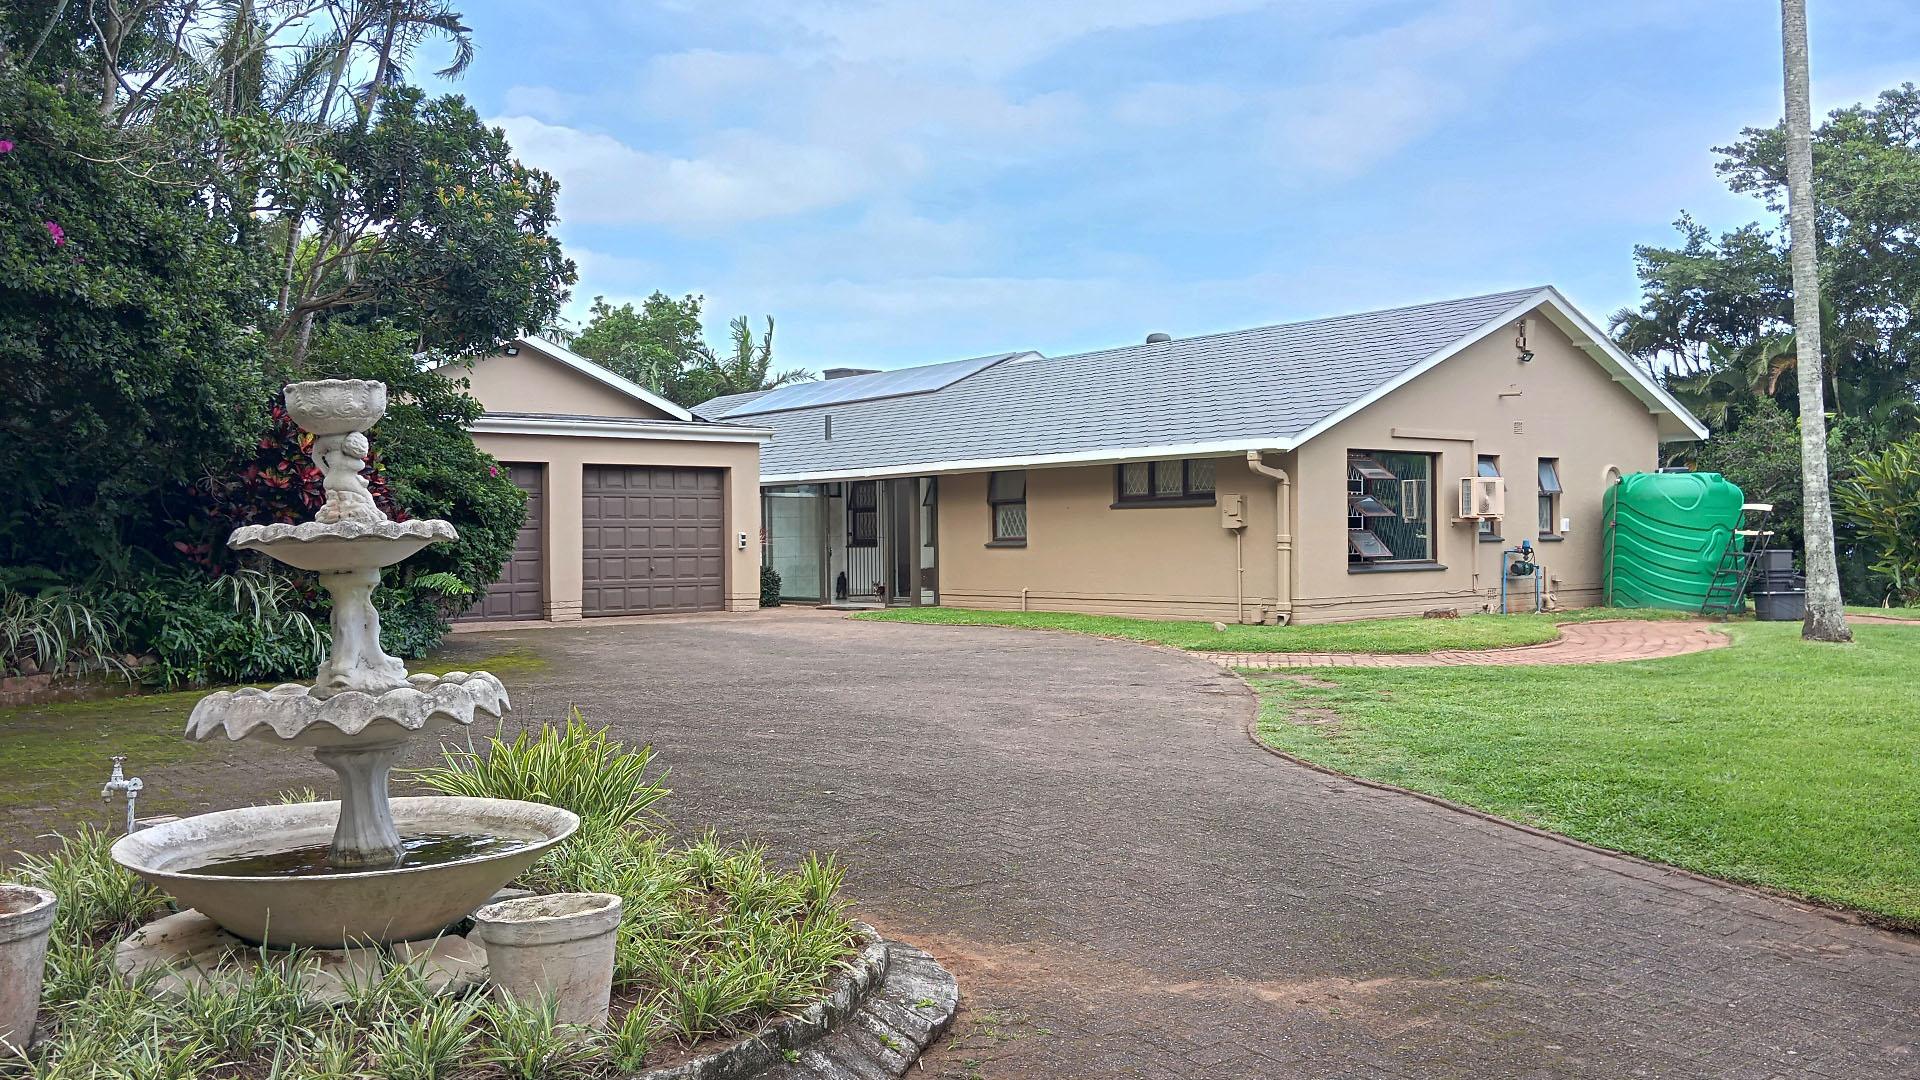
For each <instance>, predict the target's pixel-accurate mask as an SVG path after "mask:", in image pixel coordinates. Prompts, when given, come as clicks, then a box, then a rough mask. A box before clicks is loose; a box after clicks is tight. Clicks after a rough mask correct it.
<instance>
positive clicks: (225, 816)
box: [113, 379, 579, 971]
mask: <svg viewBox="0 0 1920 1080" xmlns="http://www.w3.org/2000/svg"><path fill="white" fill-rule="evenodd" d="M286 398H287V412H288V413H289V414H290V415H291V416H292V417H293V419H294V421H295V422H296V423H298V424H299V425H300V426H301V427H302V428H303V429H305V430H306V431H308V432H311V433H312V434H313V435H314V436H315V438H314V442H313V451H312V453H313V457H314V460H315V461H316V462H317V463H318V464H319V466H320V468H321V469H322V471H323V473H324V478H325V488H326V505H325V506H323V507H322V508H321V509H320V510H319V512H318V513H317V514H315V516H314V520H312V521H309V522H303V523H301V524H299V525H284V524H281V525H248V526H246V527H244V528H241V529H238V530H236V531H235V532H234V534H233V536H232V538H231V539H229V541H228V543H229V544H230V545H231V546H233V547H235V548H241V549H246V550H250V551H260V552H264V553H266V554H267V555H269V556H271V557H272V558H274V559H277V560H279V561H280V562H283V563H286V564H287V565H289V566H294V567H298V568H300V569H302V570H310V571H313V572H314V573H316V574H318V575H319V579H320V584H321V585H322V586H323V587H324V588H325V589H326V590H327V593H328V594H329V595H330V596H331V597H332V599H333V614H332V625H333V646H332V651H331V653H330V654H329V655H328V656H327V657H326V659H325V660H324V661H323V662H322V663H321V664H320V670H319V672H318V676H317V677H316V678H315V680H314V683H313V685H312V686H305V685H302V684H299V683H287V684H285V685H281V686H276V687H274V688H273V689H271V690H265V691H262V690H257V689H251V688H249V689H244V690H237V691H221V692H219V693H215V694H209V695H208V696H207V697H205V698H203V699H201V701H200V702H199V704H198V705H197V706H195V708H194V710H193V713H192V715H191V717H190V718H189V719H188V721H187V737H188V738H189V739H192V740H195V741H197V742H204V741H208V740H212V739H217V738H225V739H229V740H241V739H253V740H256V741H262V742H271V743H278V744H281V745H285V746H302V747H308V748H311V749H312V750H313V754H314V756H315V757H316V758H318V759H319V760H320V762H321V763H322V764H324V765H326V766H327V767H328V768H330V769H332V770H333V771H334V772H335V773H336V774H337V775H338V777H339V795H340V799H339V801H338V802H314V803H299V804H293V805H274V806H251V807H245V808H242V809H238V810H223V811H220V812H217V813H211V814H202V815H200V816H197V817H190V818H185V819H182V820H179V821H174V822H170V823H167V824H163V825H157V826H155V827H152V828H148V829H143V830H141V831H139V832H135V833H132V834H129V835H128V836H126V837H124V838H122V839H121V840H119V841H118V842H116V843H115V844H114V845H113V858H114V860H115V861H117V862H118V863H120V865H122V866H124V867H126V868H127V869H129V870H131V871H133V872H134V873H135V874H137V875H139V876H140V877H141V878H144V879H145V880H147V881H148V882H151V883H152V884H154V885H155V886H157V887H159V888H161V889H163V890H165V891H166V892H167V893H169V894H170V895H172V896H173V897H174V898H175V899H176V900H177V901H179V902H180V904H181V905H182V906H183V907H190V908H191V909H192V910H191V911H186V912H182V913H180V914H177V915H173V916H170V917H168V918H166V919H162V920H159V921H158V922H156V923H153V924H149V926H147V927H145V928H143V929H142V930H141V931H140V932H137V933H135V934H134V935H132V936H131V937H129V938H128V939H127V940H126V941H125V942H123V943H122V945H121V946H120V966H121V969H122V970H123V971H135V970H142V969H145V968H149V967H162V966H165V967H177V966H179V965H180V964H181V962H182V961H190V962H191V963H192V965H193V966H196V967H205V966H207V965H209V964H212V963H218V962H223V961H224V960H233V961H234V962H236V963H238V962H242V961H240V960H239V959H237V958H239V957H240V956H241V954H243V953H245V952H247V951H249V950H250V951H252V952H254V953H258V951H259V950H258V948H257V946H259V945H267V946H271V947H278V948H286V947H295V946H299V947H311V948H317V949H325V950H342V949H349V948H352V947H359V946H368V945H391V944H395V943H405V942H414V941H420V940H422V939H432V938H435V937H436V936H437V935H440V934H441V933H442V932H443V931H445V930H446V929H447V928H448V927H450V926H453V925H454V924H456V923H459V922H460V921H461V920H463V919H465V918H466V917H467V916H468V915H469V914H471V913H472V912H473V911H474V910H475V909H476V908H478V907H480V906H481V905H482V904H485V903H486V902H487V901H488V900H489V899H490V898H491V897H493V896H494V894H495V893H496V892H497V891H498V890H499V889H500V887H501V886H503V885H505V884H506V883H507V882H508V881H511V880H512V879H513V878H514V877H515V876H517V875H518V874H519V873H520V872H521V871H523V870H525V869H526V868H527V867H528V866H530V865H532V863H533V862H534V860H536V859H537V858H539V857H540V854H541V853H542V852H543V851H545V850H546V849H547V848H549V847H551V846H553V845H554V844H556V843H559V842H560V841H561V840H563V839H565V838H566V837H567V836H569V835H570V834H572V832H573V831H574V830H575V829H576V828H578V827H579V819H578V818H576V817H575V816H574V815H573V814H571V813H568V812H567V811H565V810H561V809H558V808H555V807H551V806H545V805H542V804H539V803H529V802H514V801H509V800H504V799H467V798H453V797H428V798H402V799H390V798H389V797H388V795H387V774H388V770H389V769H390V768H391V767H392V766H393V763H394V761H395V760H396V759H397V758H398V757H399V756H400V754H401V753H402V751H403V750H404V749H405V747H406V745H407V743H408V742H409V741H411V740H413V739H414V738H417V737H419V736H421V735H422V734H426V733H430V732H433V731H435V730H439V729H443V728H445V727H447V726H450V725H455V724H460V725H466V724H471V723H472V722H473V718H474V714H475V713H476V712H477V713H483V714H486V715H488V716H492V717H495V718H498V717H500V716H501V715H502V714H503V713H504V712H505V711H506V710H507V709H508V707H509V705H508V701H507V692H506V690H505V689H504V688H503V687H502V686H501V685H500V680H498V679H496V678H494V677H493V676H492V675H489V674H487V673H486V672H471V673H469V672H463V671H456V672H450V673H448V674H446V675H438V676H435V675H409V674H407V670H406V666H405V665H404V664H402V663H401V662H400V661H399V660H398V659H396V658H394V657H392V656H389V655H387V654H386V653H385V652H383V651H382V650H381V648H380V615H379V613H378V612H377V611H375V610H374V606H373V590H374V587H375V586H377V585H378V584H379V583H380V568H381V567H385V566H391V565H393V564H395V563H397V562H400V561H401V560H402V559H405V558H407V557H409V556H411V555H413V554H414V553H416V552H418V551H419V550H420V549H421V548H423V547H425V546H427V545H428V544H431V543H434V542H436V541H442V540H453V539H455V538H456V537H455V533H454V529H453V526H452V525H450V524H448V523H447V522H444V521H394V520H392V519H390V518H388V517H387V515H386V514H385V513H383V512H382V511H381V510H380V508H379V507H378V506H377V505H375V503H374V501H373V498H372V496H371V495H370V494H369V492H368V489H367V484H366V480H365V479H364V478H363V477H362V476H361V471H362V470H363V469H364V468H365V466H366V454H367V437H366V435H364V434H363V432H364V431H365V430H366V429H368V428H370V427H372V426H373V423H374V422H375V421H376V420H378V419H379V418H380V417H381V416H382V415H383V414H384V413H385V412H386V407H387V388H386V386H385V384H383V383H378V382H367V381H361V380H354V379H327V380H323V381H319V382H303V383H294V384H293V385H291V386H288V387H287V394H286Z"/></svg>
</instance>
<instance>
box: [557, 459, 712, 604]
mask: <svg viewBox="0 0 1920 1080" xmlns="http://www.w3.org/2000/svg"><path fill="white" fill-rule="evenodd" d="M580 507H581V614H582V615H587V616H595V615H651V614H658V613H662V612H672V611H720V610H724V609H725V608H726V606H727V605H726V599H727V598H726V554H727V548H726V486H725V484H724V483H723V482H722V474H721V470H719V469H713V468H674V467H662V466H645V465H587V466H586V467H585V470H584V474H583V476H582V477H581V500H580Z"/></svg>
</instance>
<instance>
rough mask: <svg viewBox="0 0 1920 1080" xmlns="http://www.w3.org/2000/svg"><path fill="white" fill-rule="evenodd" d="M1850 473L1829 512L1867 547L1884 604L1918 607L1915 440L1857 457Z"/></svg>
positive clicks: (1918, 455) (1919, 480) (1919, 473)
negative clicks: (1885, 593) (1886, 592)
mask: <svg viewBox="0 0 1920 1080" xmlns="http://www.w3.org/2000/svg"><path fill="white" fill-rule="evenodd" d="M1852 472H1853V476H1852V477H1851V478H1849V479H1847V480H1844V481H1842V482H1841V483H1840V484H1838V485H1836V486H1835V488H1834V491H1833V495H1834V508H1835V509H1836V510H1838V511H1839V514H1840V519H1841V520H1842V521H1843V522H1844V523H1846V524H1848V525H1851V526H1852V527H1853V528H1854V529H1855V530H1856V531H1857V532H1858V533H1859V534H1860V535H1862V536H1864V537H1866V538H1867V539H1868V540H1869V541H1871V542H1872V544H1873V546H1874V549H1875V551H1874V554H1875V556H1876V557H1875V559H1874V561H1873V564H1872V568H1873V570H1874V571H1875V572H1876V573H1879V574H1882V575H1884V576H1885V577H1886V578H1887V580H1888V582H1889V583H1890V591H1891V597H1890V598H1891V599H1893V600H1894V601H1896V602H1897V603H1900V604H1903V605H1910V604H1920V437H1915V438H1911V439H1908V440H1907V441H1906V442H1901V443H1894V444H1893V445H1892V446H1889V447H1887V448H1886V449H1885V450H1883V451H1881V452H1879V453H1877V454H1872V453H1869V454H1862V455H1860V456H1859V457H1857V458H1855V459H1854V460H1853V464H1852Z"/></svg>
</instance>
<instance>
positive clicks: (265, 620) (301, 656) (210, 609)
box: [100, 567, 330, 686]
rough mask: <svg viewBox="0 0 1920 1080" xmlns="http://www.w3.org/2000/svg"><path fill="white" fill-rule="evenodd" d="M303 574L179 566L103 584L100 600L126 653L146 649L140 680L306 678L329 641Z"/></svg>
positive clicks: (196, 681) (171, 683)
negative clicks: (148, 660) (212, 572)
mask: <svg viewBox="0 0 1920 1080" xmlns="http://www.w3.org/2000/svg"><path fill="white" fill-rule="evenodd" d="M312 589H313V586H312V585H311V584H309V583H307V582H305V581H302V580H301V579H296V578H292V577H289V576H287V575H284V574H280V573H276V572H270V571H261V570H250V569H247V570H238V571H235V572H234V573H231V574H226V575H223V576H221V577H217V578H213V579H211V580H209V579H208V578H207V577H205V576H204V575H203V574H202V573H201V572H200V571H199V570H197V569H194V568H190V567H182V568H176V569H173V570H170V571H164V572H161V573H157V574H151V575H148V576H145V577H142V578H137V579H133V580H132V581H130V582H128V583H125V584H119V585H116V586H112V587H103V588H102V590H101V593H100V595H101V604H102V606H103V607H105V608H107V609H108V610H109V611H111V612H112V613H113V616H114V617H115V618H116V619H117V620H118V622H119V624H120V625H121V627H122V628H123V631H124V633H123V643H124V647H125V648H126V650H127V651H128V652H134V653H142V654H151V655H152V657H153V661H154V662H153V663H152V664H150V665H148V666H147V667H145V668H142V669H141V671H140V676H141V678H142V679H144V680H146V681H147V682H149V683H152V684H155V685H159V686H175V685H180V684H208V683H236V682H262V681H268V680H274V679H290V678H302V677H311V676H312V675H313V672H314V669H315V668H316V667H318V666H319V663H320V660H321V658H322V657H323V656H324V655H325V653H326V650H327V646H328V643H329V640H330V638H329V633H328V628H327V625H326V623H325V621H324V620H325V616H324V615H323V614H322V615H319V616H318V617H316V616H315V615H313V614H309V611H310V610H314V609H317V608H320V605H319V604H317V603H316V602H315V601H314V599H313V597H312V594H311V591H312Z"/></svg>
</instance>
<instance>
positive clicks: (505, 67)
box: [422, 0, 1920, 370]
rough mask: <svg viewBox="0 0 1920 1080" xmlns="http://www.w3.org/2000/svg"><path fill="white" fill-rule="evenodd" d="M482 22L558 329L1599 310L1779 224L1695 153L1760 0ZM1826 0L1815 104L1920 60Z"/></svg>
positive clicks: (783, 340) (670, 7) (882, 339)
mask: <svg viewBox="0 0 1920 1080" xmlns="http://www.w3.org/2000/svg"><path fill="white" fill-rule="evenodd" d="M460 6H461V8H462V10H463V11H464V12H465V13H466V15H467V18H468V22H469V23H470V24H471V25H472V26H473V28H474V31H475V38H476V41H477V44H478V46H479V56H478V58H477V59H476V61H475V62H474V65H473V67H472V69H471V70H470V71H469V73H468V74H467V76H466V77H465V78H464V79H463V80H461V81H460V82H459V83H457V84H454V87H453V88H454V89H457V90H459V91H460V92H462V93H464V94H466V95H467V96H468V97H469V98H471V99H472V100H473V101H474V103H475V104H476V106H477V107H478V108H479V109H480V111H481V114H482V115H483V116H486V117H488V118H489V119H490V120H491V121H492V122H494V123H497V124H499V125H501V126H502V127H504V128H505V129H506V130H507V132H508V134H509V136H510V137H511V139H512V141H513V143H514V146H515V148H516V149H517V150H518V152H519V154H520V156H521V158H522V159H523V160H525V161H527V162H528V163H529V164H533V165H537V166H539V167H541V168H545V169H547V170H549V171H551V172H553V173H555V174H556V175H558V176H559V177H560V179H561V182H562V191H561V196H560V207H561V213H562V217H563V221H562V224H561V228H560V234H561V237H562V240H563V241H564V243H565V244H566V247H567V250H568V252H569V254H571V255H572V256H573V258H574V259H575V260H577V261H578V262H579V264H580V271H581V280H580V284H579V286H578V287H577V289H576V294H575V302H574V304H573V305H572V308H571V309H570V313H571V314H573V315H574V316H576V317H578V316H579V315H581V314H583V313H584V311H585V308H586V305H587V303H588V301H589V300H590V299H591V297H593V296H594V295H595V294H605V295H606V296H608V297H609V298H611V299H613V300H615V301H616V302H618V301H623V300H635V299H638V298H640V297H643V296H645V295H646V294H648V293H649V292H652V291H653V290H654V289H662V290H665V291H667V292H670V293H676V294H677V293H683V292H698V293H703V294H705V295H706V297H707V299H708V309H707V311H708V316H709V320H708V321H709V327H710V330H715V331H717V330H721V329H723V328H724V326H725V323H726V320H727V319H728V318H729V317H731V316H733V315H736V314H746V315H751V316H753V317H754V319H755V321H756V323H757V322H758V321H759V317H760V316H762V315H766V314H771V315H773V316H775V318H776V319H777V320H778V332H777V337H776V350H775V354H776V362H777V364H778V366H782V367H785V366H794V365H799V366H805V367H809V368H813V369H815V370H818V369H820V368H822V367H829V366H834V365H839V364H851V365H859V366H871V367H900V366H905V365H909V364H917V363H929V362H933V361H938V360H947V359H953V358H957V357H963V356H972V355H978V354H983V353H989V352H998V351H1003V350H1012V349H1029V348H1030V349H1037V350H1039V351H1041V352H1045V353H1050V354H1061V353H1068V352H1073V351H1078V350H1082V349H1091V348H1098V347H1104V346H1110V345H1117V344H1127V343H1131V342H1135V341H1139V340H1140V339H1141V338H1142V337H1143V336H1144V335H1145V334H1146V333H1147V332H1149V331H1153V330H1165V331H1168V332H1170V333H1173V334H1176V335H1187V334H1197V333H1205V332H1209V331H1216V330H1225V329H1233V328H1238V327H1246V326H1257V325H1262V324H1266V323H1274V322H1283V321H1287V320H1291V319H1297V318H1309V317H1313V316H1316V315H1325V314H1335V313H1339V312H1343V311H1355V310H1362V309H1365V308H1369V307H1385V306H1392V305H1396V304H1403V303H1412V302H1417V301H1420V300H1426V299H1436V298H1441V297H1448V296H1460V295H1467V294H1470V293H1475V292H1485V291H1492V290H1496V289H1502V288H1509V287H1514V286H1519V285H1531V284H1538V283H1545V282H1550V283H1553V284H1556V285H1559V286H1560V287H1561V288H1562V289H1563V290H1565V291H1566V292H1567V293H1568V294H1569V295H1570V296H1571V297H1572V298H1573V300H1574V302H1575V303H1577V304H1579V305H1581V306H1582V307H1583V308H1585V309H1586V310H1587V312H1588V313H1589V314H1590V315H1592V316H1594V317H1595V318H1596V319H1602V320H1603V319H1604V318H1605V317H1606V315H1607V314H1608V313H1609V312H1611V311H1612V310H1613V309H1615V308H1617V307H1619V306H1620V305H1622V304H1626V303H1630V302H1632V301H1633V299H1634V298H1635V296H1636V290H1635V285H1634V278H1633V267H1632V260H1631V252H1632V248H1633V245H1634V244H1635V243H1643V242H1654V243H1663V242H1666V241H1667V240H1668V239H1669V238H1670V237H1671V236H1672V231H1671V228H1670V223H1671V221H1672V220H1673V219H1674V217H1675V216H1676V215H1677V214H1678V213H1679V211H1680V210H1682V209H1686V210H1689V211H1692V212H1693V213H1694V214H1695V216H1697V217H1699V218H1700V219H1701V220H1703V221H1705V222H1707V223H1709V224H1711V225H1715V226H1727V225H1732V224H1736V223H1738V222H1741V221H1745V220H1750V219H1752V218H1754V217H1756V216H1759V215H1760V214H1761V213H1763V212H1764V211H1763V208H1761V207H1760V206H1759V205H1758V204H1757V203H1754V202H1752V201H1750V200H1747V199H1743V198H1738V197H1735V196H1732V195H1729V194H1727V193H1726V192H1725V190H1724V189H1723V188H1722V187H1721V185H1720V184H1719V182H1718V181H1717V179H1716V178H1715V176H1714V174H1713V169H1712V164H1713V156H1712V155H1711V153H1710V152H1709V150H1708V148H1709V147H1710V146H1713V145H1716V144H1720V143H1725V142H1727V141H1729V140H1731V139H1732V138H1733V137H1734V135H1735V134H1736V133H1737V132H1738V131H1739V129H1740V128H1741V127H1742V126H1745V125H1749V124H1765V123H1770V122H1772V121H1773V119H1774V118H1776V117H1777V116H1778V115H1779V112H1780V87H1779V80H1780V66H1779V50H1780V42H1779V28H1778V21H1777V20H1778V7H1777V5H1776V4H1774V3H1772V2H1770V0H1658V2H1649V0H1585V2H1581V3H1563V2H1559V0H1534V2H1531V3H1529V2H1523V0H1511V2H1509V0H1428V2H1422V3H1412V2H1372V0H1295V2H1272V3H1261V2H1257V0H1025V2H1020V3H1015V2H1011V0H953V2H940V0H904V2H895V0H826V2H797V3H774V2H770V0H755V2H753V3H750V4H726V3H711V2H692V0H687V2H667V3H637V2H636V3H576V2H567V3H553V4H526V3H512V4H509V3H504V2H498V0H466V2H465V3H463V4H461V5H460ZM1811 6H1812V14H1811V22H1812V41H1813V77H1814V96H1815V107H1816V109H1817V110H1820V111H1822V112H1824V111H1825V110H1826V109H1829V108H1832V107H1834V106H1836V105H1840V104H1844V103H1850V102H1853V101H1857V100H1861V99H1864V98H1867V97H1870V96H1872V95H1873V94H1874V93H1876V92H1877V91H1878V90H1880V89H1882V88H1885V87H1887V86H1891V85H1894V84H1896V83H1898V82H1901V81H1904V80H1920V15H1917V14H1916V11H1915V8H1914V6H1913V2H1912V0H1812V5H1811ZM422 59H423V60H424V61H427V62H429V63H431V62H432V61H433V60H434V57H433V56H431V55H428V56H423V58H422Z"/></svg>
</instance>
